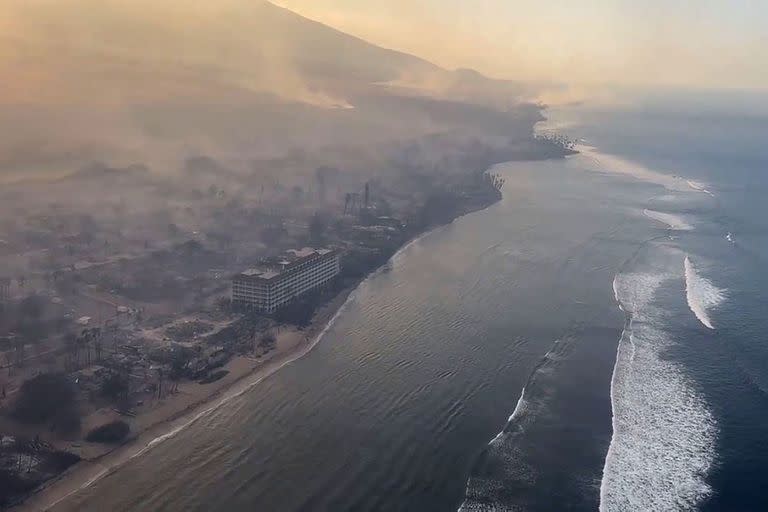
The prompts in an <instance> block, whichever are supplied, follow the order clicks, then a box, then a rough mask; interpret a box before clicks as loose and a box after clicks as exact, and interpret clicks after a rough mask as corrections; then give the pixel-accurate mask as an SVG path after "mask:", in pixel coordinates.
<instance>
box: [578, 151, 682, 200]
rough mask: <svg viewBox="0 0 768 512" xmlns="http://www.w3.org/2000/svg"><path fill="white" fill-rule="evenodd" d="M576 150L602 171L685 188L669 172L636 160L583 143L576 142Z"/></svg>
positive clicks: (666, 186) (667, 187) (668, 186)
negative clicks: (610, 153) (611, 153)
mask: <svg viewBox="0 0 768 512" xmlns="http://www.w3.org/2000/svg"><path fill="white" fill-rule="evenodd" d="M576 150H577V151H579V152H580V153H581V154H582V155H584V156H585V157H586V158H589V159H590V160H592V161H593V162H595V163H596V164H597V166H598V167H599V168H600V169H601V170H602V171H604V172H610V173H616V174H626V175H629V176H632V177H633V178H635V179H638V180H641V181H646V182H649V183H656V184H658V185H661V186H663V187H664V188H666V189H668V190H676V191H682V190H685V185H683V184H682V183H681V182H680V179H678V178H676V177H674V176H670V175H669V174H664V173H663V172H659V171H655V170H653V169H649V168H648V167H645V166H643V165H641V164H639V163H637V162H632V161H630V160H625V159H623V158H620V157H618V156H615V155H609V154H606V153H600V152H599V151H598V150H597V148H594V147H591V146H588V145H585V144H577V145H576Z"/></svg>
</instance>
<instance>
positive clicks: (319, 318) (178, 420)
mask: <svg viewBox="0 0 768 512" xmlns="http://www.w3.org/2000/svg"><path fill="white" fill-rule="evenodd" d="M372 274H373V273H371V274H369V275H372ZM366 278H367V276H366ZM366 278H364V279H362V280H360V282H358V283H356V284H355V285H353V286H349V287H347V288H344V289H343V290H342V291H341V292H339V294H338V295H336V296H335V297H334V298H333V299H332V300H331V301H329V302H328V303H327V304H325V305H324V306H322V307H321V308H320V309H319V310H318V312H317V313H316V314H315V317H314V318H313V320H312V323H311V324H310V326H309V327H308V328H307V329H305V330H304V331H298V332H301V333H302V334H304V336H303V338H302V340H301V342H300V343H298V344H297V345H296V346H295V347H293V348H292V349H290V350H286V351H285V352H283V353H282V354H279V355H276V356H274V357H272V358H270V359H269V360H267V361H264V362H262V363H260V364H258V365H256V366H254V367H253V368H251V370H250V371H247V372H245V373H243V374H241V375H238V376H237V377H236V378H235V379H234V380H233V381H232V382H229V383H227V384H226V385H224V386H220V387H219V388H218V389H216V390H214V391H212V392H210V393H209V394H206V395H205V397H204V398H202V399H201V400H198V401H196V402H194V403H192V404H191V405H188V406H187V407H185V408H184V409H182V410H181V411H179V412H177V413H176V414H173V415H171V416H169V417H167V418H164V419H163V420H160V421H158V422H157V423H154V424H152V425H151V426H149V427H147V428H146V429H144V430H142V431H140V432H138V433H137V434H136V435H135V436H133V437H131V438H130V439H128V440H126V441H125V442H123V443H121V444H119V445H116V446H114V447H113V448H111V449H108V450H107V451H106V452H104V453H103V454H101V455H99V456H97V457H94V458H93V459H83V460H81V461H80V462H78V463H77V464H75V465H74V466H72V467H71V468H69V469H68V470H66V471H64V472H63V473H61V474H60V475H58V476H57V477H55V478H53V479H51V480H49V481H47V482H46V483H44V484H43V485H41V486H40V487H38V488H37V489H35V490H34V491H33V492H32V493H31V494H30V495H28V496H27V497H26V498H25V499H24V500H23V501H22V502H20V503H17V504H15V505H13V506H11V507H9V509H8V510H15V511H28V510H29V511H32V510H35V511H38V510H40V511H42V510H50V509H51V508H52V507H55V506H56V505H57V504H59V503H60V502H61V501H63V500H65V499H67V498H68V497H70V496H71V495H73V494H75V493H76V492H78V491H80V490H82V489H85V488H88V487H90V486H91V485H92V484H94V483H96V482H97V481H99V480H100V479H102V478H104V477H106V476H109V475H110V474H112V473H114V472H115V471H118V470H119V469H120V468H121V467H122V466H123V465H124V464H126V463H128V462H130V461H131V460H132V459H134V458H136V457H139V456H141V455H143V454H144V453H146V452H147V451H149V450H150V449H152V448H153V447H155V446H157V445H159V444H160V443H162V442H163V441H165V440H166V439H170V438H172V437H174V436H175V435H176V434H178V433H179V432H181V431H182V430H184V429H185V428H187V427H188V426H190V425H192V424H193V423H195V422H197V421H198V420H200V419H202V418H203V417H205V416H206V415H208V414H210V413H212V412H214V411H215V410H216V409H218V408H219V407H221V406H222V405H224V404H226V403H228V402H229V401H230V400H233V399H235V398H237V397H239V396H241V395H242V394H244V393H246V392H247V391H249V390H250V389H252V388H253V387H255V386H257V385H258V384H259V383H261V382H262V381H263V380H265V379H266V378H268V377H270V376H271V375H273V374H274V373H276V372H277V371H278V370H280V369H282V368H283V367H284V366H287V365H289V364H291V363H293V362H294V361H297V360H298V359H301V358H302V357H304V356H305V355H307V354H308V353H309V352H310V351H311V350H312V349H313V348H314V347H315V346H316V345H317V344H318V343H319V342H320V340H321V339H322V337H323V335H324V334H325V333H326V332H327V331H328V330H329V329H330V328H331V327H332V326H333V324H334V323H335V320H336V318H337V317H338V316H339V314H340V313H341V312H342V311H343V310H344V306H345V305H346V304H347V303H348V302H349V300H350V299H351V298H352V297H353V296H354V292H355V290H357V288H358V286H359V285H360V284H361V283H362V282H363V281H364V280H365V279H366ZM294 332H296V331H294Z"/></svg>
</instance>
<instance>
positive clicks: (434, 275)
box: [54, 95, 768, 512]
mask: <svg viewBox="0 0 768 512" xmlns="http://www.w3.org/2000/svg"><path fill="white" fill-rule="evenodd" d="M728 98H729V97H728V96H727V95H726V96H717V98H715V99H712V98H709V99H708V98H707V97H704V98H703V99H699V100H698V101H693V100H692V99H691V98H689V97H687V96H684V95H683V96H682V98H681V96H680V95H670V96H663V95H647V96H643V97H641V98H639V99H638V100H637V101H635V102H633V104H632V106H631V107H629V106H622V105H612V106H610V107H600V108H598V107H590V106H588V105H581V106H573V107H569V108H563V109H557V110H553V111H551V112H550V119H549V121H548V122H547V123H546V125H545V126H542V129H543V130H546V129H555V130H557V131H559V132H561V133H565V134H567V135H569V136H570V137H572V138H574V139H577V140H578V141H579V144H580V146H579V147H580V150H581V152H580V154H579V155H575V156H573V157H569V158H567V159H564V160H552V161H543V162H512V163H507V164H501V165H499V166H496V167H495V168H494V172H497V173H500V174H503V175H504V177H505V178H506V185H505V188H504V190H503V195H504V197H503V199H502V200H501V201H500V202H498V203H497V204H495V205H493V206H491V207H490V208H488V209H486V210H483V211H479V212H475V213H472V214H469V215H467V216H465V217H462V218H460V219H457V220H456V221H454V222H453V223H452V224H450V225H447V226H444V227H441V228H438V229H436V230H434V231H432V232H430V233H428V234H426V235H424V236H423V237H421V238H419V239H418V240H416V241H414V242H413V243H411V244H409V245H408V246H407V247H405V248H404V249H403V250H401V251H400V252H399V253H398V254H397V255H396V256H395V257H394V258H393V259H392V260H391V261H390V262H389V264H387V265H386V266H385V267H384V268H382V269H380V270H379V271H378V272H376V273H375V274H374V275H372V276H371V277H370V278H368V279H367V280H366V281H365V282H364V283H363V284H362V285H361V286H360V288H359V289H358V290H357V291H356V292H354V293H353V294H352V295H351V296H350V299H349V300H348V301H347V303H346V304H345V305H344V307H343V309H342V311H341V312H340V313H339V314H338V315H337V316H336V318H335V319H334V321H333V323H332V325H330V327H329V328H328V329H327V331H326V332H325V333H324V335H323V338H322V339H321V340H320V342H319V343H318V344H317V346H316V348H315V349H314V350H313V351H312V352H310V353H309V354H308V355H307V356H305V357H303V358H301V359H299V360H297V361H296V362H294V363H293V364H290V365H288V366H286V367H285V368H283V369H282V370H281V371H279V372H278V373H276V374H274V375H272V376H271V377H269V378H268V379H266V380H265V381H263V382H261V383H260V384H258V385H257V386H254V387H253V388H252V389H250V390H249V391H248V392H246V393H244V394H241V395H239V396H237V397H234V398H233V399H231V400H229V401H227V402H225V403H224V404H223V405H221V406H220V407H218V408H215V409H214V410H212V411H210V412H209V413H208V414H205V415H203V416H201V417H199V418H198V419H196V420H195V421H194V422H191V423H190V424H189V425H188V426H187V427H186V428H183V429H181V430H179V431H178V432H177V433H175V435H173V436H169V437H167V438H164V439H163V440H162V442H157V443H155V444H154V445H153V446H152V448H151V449H149V450H147V451H146V452H145V453H143V454H142V455H141V456H139V457H136V458H134V459H131V460H130V461H128V462H127V463H125V464H124V465H122V466H120V467H119V468H115V469H114V470H113V471H110V472H108V473H107V475H106V476H104V477H103V478H100V479H98V480H96V481H94V482H92V483H91V484H90V485H88V486H85V487H84V488H83V489H82V490H80V491H79V492H77V493H76V494H74V495H73V496H71V497H70V498H68V499H67V500H65V501H62V502H61V503H59V504H58V505H57V506H56V507H55V508H54V510H93V511H103V510H110V511H113V512H118V511H130V510H162V511H181V510H184V511H188V510H192V511H194V510H200V511H202V510H227V511H240V510H275V511H390V510H392V511H401V510H402V511H446V510H447V511H456V510H463V511H491V510H494V511H528V510H531V511H539V510H540V511H553V510H558V511H560V510H578V511H581V510H598V509H599V510H601V511H635V510H643V511H644V510H654V511H656V510H712V511H715V510H728V511H740V510H744V511H753V510H761V509H762V508H763V507H764V505H765V503H768V485H765V484H766V483H768V478H767V477H768V472H766V470H765V467H767V466H768V436H766V434H767V433H768V346H767V345H766V335H765V333H766V332H768V330H766V323H768V315H766V311H768V307H767V306H768V303H767V302H768V300H767V299H766V296H765V293H763V291H764V290H766V289H768V282H766V281H767V280H768V273H766V272H764V268H765V262H766V257H768V236H767V235H768V215H767V214H766V212H767V210H766V208H768V207H766V206H765V201H764V200H763V196H764V193H765V192H766V191H768V174H766V172H767V171H768V150H766V149H765V141H768V115H766V112H768V110H766V109H764V108H763V107H764V105H765V103H762V99H761V98H759V97H755V98H751V99H750V101H749V102H748V101H745V100H744V99H743V98H742V97H741V96H738V98H739V99H740V101H735V102H729V101H728ZM731 105H733V106H732V107H731Z"/></svg>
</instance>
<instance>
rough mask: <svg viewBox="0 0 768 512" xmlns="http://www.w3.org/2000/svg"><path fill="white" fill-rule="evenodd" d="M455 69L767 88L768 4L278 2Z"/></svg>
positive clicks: (747, 0)
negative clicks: (469, 68) (464, 68)
mask: <svg viewBox="0 0 768 512" xmlns="http://www.w3.org/2000/svg"><path fill="white" fill-rule="evenodd" d="M276 3H278V4H280V5H282V6H284V7H287V8H289V9H292V10H295V11H297V12H299V13H301V14H304V15H305V16H308V17H311V18H314V19H317V20H318V21H322V22H324V23H327V24H330V25H332V26H334V27H336V28H339V29H341V30H343V31H346V32H349V33H352V34H354V35H357V36H360V37H362V38H364V39H367V40H369V41H371V42H373V43H376V44H380V45H382V46H386V47H389V48H393V49H397V50H403V51H406V52H410V53H415V54H417V55H419V56H421V57H424V58H427V59H429V60H432V61H433V62H435V63H437V64H440V65H442V66H446V67H449V68H457V67H472V68H475V69H478V70H480V71H483V72H485V73H487V74H491V75H494V76H498V77H502V78H510V79H526V80H546V81H560V82H569V83H583V84H624V85H640V86H649V85H650V86H682V87H705V88H750V89H766V88H768V65H766V63H767V62H768V2H766V1H765V0H674V1H672V2H670V1H668V0H642V1H637V0H546V1H540V0H277V2H276Z"/></svg>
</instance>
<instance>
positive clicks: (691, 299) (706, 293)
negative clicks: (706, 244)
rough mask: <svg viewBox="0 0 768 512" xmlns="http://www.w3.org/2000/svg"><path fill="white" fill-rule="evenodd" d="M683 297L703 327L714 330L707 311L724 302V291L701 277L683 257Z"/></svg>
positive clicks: (687, 259)
mask: <svg viewBox="0 0 768 512" xmlns="http://www.w3.org/2000/svg"><path fill="white" fill-rule="evenodd" d="M685 295H686V298H687V299H688V307H689V308H691V311H693V314H694V315H696V318H698V319H699V322H701V323H702V324H703V325H704V327H706V328H708V329H714V328H715V327H714V326H713V325H712V319H711V318H710V317H709V311H710V310H711V309H712V308H715V307H717V306H718V305H720V304H721V303H722V302H723V301H724V300H725V291H724V290H722V289H720V288H718V287H717V286H715V285H714V284H712V283H711V282H710V281H709V280H707V279H706V278H704V277H702V276H701V275H700V274H699V273H698V272H697V271H696V267H694V266H693V263H692V262H691V258H690V257H689V256H686V257H685Z"/></svg>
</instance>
